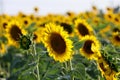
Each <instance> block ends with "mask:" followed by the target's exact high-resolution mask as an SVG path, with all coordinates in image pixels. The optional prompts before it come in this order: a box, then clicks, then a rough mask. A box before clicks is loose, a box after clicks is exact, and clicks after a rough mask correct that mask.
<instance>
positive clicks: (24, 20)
mask: <svg viewBox="0 0 120 80" xmlns="http://www.w3.org/2000/svg"><path fill="white" fill-rule="evenodd" d="M21 20H22V23H23V26H25V27H28V26H30V24H31V23H32V21H31V19H30V18H29V17H25V18H22V19H21Z"/></svg>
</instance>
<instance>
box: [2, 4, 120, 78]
mask: <svg viewBox="0 0 120 80" xmlns="http://www.w3.org/2000/svg"><path fill="white" fill-rule="evenodd" d="M38 11H39V8H38V7H35V8H34V13H32V14H25V13H23V12H19V13H18V14H17V15H8V14H0V80H120V9H119V7H117V8H111V7H107V8H106V12H103V11H101V10H99V9H97V7H96V6H93V7H92V10H91V11H85V12H80V13H78V14H76V13H75V12H70V11H69V12H66V13H65V14H54V13H53V14H47V15H44V16H41V15H38Z"/></svg>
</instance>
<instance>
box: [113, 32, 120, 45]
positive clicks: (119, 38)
mask: <svg viewBox="0 0 120 80" xmlns="http://www.w3.org/2000/svg"><path fill="white" fill-rule="evenodd" d="M111 42H112V43H113V44H114V45H116V46H120V32H118V31H117V32H113V33H112V39H111Z"/></svg>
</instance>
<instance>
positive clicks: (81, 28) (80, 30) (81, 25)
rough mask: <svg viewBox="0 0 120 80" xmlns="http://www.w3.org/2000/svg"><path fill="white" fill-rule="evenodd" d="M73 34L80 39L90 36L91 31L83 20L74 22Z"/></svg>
mask: <svg viewBox="0 0 120 80" xmlns="http://www.w3.org/2000/svg"><path fill="white" fill-rule="evenodd" d="M75 32H76V33H77V34H78V36H79V37H80V38H82V37H84V36H86V35H92V34H93V29H92V27H91V26H90V25H89V24H88V23H87V22H86V21H85V20H82V19H77V20H75Z"/></svg>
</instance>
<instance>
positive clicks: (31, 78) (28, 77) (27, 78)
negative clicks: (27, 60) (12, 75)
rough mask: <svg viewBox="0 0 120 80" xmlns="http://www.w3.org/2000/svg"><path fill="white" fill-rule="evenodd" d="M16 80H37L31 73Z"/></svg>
mask: <svg viewBox="0 0 120 80" xmlns="http://www.w3.org/2000/svg"><path fill="white" fill-rule="evenodd" d="M18 80H37V78H36V77H35V75H33V74H32V73H28V74H26V75H24V76H20V77H19V78H18Z"/></svg>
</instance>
